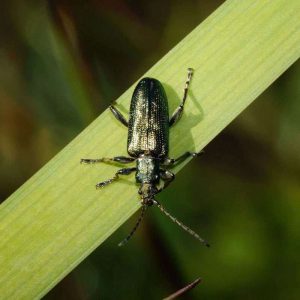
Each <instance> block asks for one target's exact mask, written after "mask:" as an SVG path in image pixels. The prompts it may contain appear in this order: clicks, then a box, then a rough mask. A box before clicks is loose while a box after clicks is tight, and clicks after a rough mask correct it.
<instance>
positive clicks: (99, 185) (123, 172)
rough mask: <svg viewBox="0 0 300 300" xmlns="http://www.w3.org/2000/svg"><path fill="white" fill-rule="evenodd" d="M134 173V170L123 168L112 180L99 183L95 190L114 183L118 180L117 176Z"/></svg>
mask: <svg viewBox="0 0 300 300" xmlns="http://www.w3.org/2000/svg"><path fill="white" fill-rule="evenodd" d="M134 171H136V168H124V169H120V170H119V171H118V172H117V173H116V174H115V176H114V177H113V178H110V179H108V180H105V181H103V182H99V183H97V184H96V189H98V188H103V187H105V186H106V185H108V184H110V183H112V182H114V181H116V180H117V179H119V175H129V174H131V173H132V172H134Z"/></svg>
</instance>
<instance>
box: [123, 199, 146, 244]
mask: <svg viewBox="0 0 300 300" xmlns="http://www.w3.org/2000/svg"><path fill="white" fill-rule="evenodd" d="M146 209H147V205H143V206H142V209H141V213H140V216H139V218H138V220H137V222H136V224H135V225H134V227H133V229H132V230H131V232H130V233H129V234H128V236H127V237H126V238H125V239H124V240H123V241H121V242H120V243H119V244H118V246H119V247H122V246H124V245H125V244H126V243H127V242H128V241H129V240H130V238H131V237H132V236H133V234H134V233H135V232H136V230H137V229H138V227H139V225H140V223H141V222H142V220H143V218H144V215H145V211H146Z"/></svg>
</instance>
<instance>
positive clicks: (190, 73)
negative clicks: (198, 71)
mask: <svg viewBox="0 0 300 300" xmlns="http://www.w3.org/2000/svg"><path fill="white" fill-rule="evenodd" d="M192 76H193V69H192V68H188V75H187V80H186V82H185V86H184V90H183V98H182V101H181V103H180V105H179V106H178V107H177V108H176V110H175V111H174V113H173V114H172V117H171V119H170V121H169V126H170V127H171V126H173V125H174V124H175V123H176V122H177V121H178V120H179V119H180V118H181V116H182V113H183V107H184V104H185V100H186V97H187V93H188V90H189V85H190V82H191V78H192Z"/></svg>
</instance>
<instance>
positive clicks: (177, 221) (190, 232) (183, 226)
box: [153, 200, 210, 247]
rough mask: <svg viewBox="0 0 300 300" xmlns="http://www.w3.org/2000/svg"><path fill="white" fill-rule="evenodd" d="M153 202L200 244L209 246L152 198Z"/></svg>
mask: <svg viewBox="0 0 300 300" xmlns="http://www.w3.org/2000/svg"><path fill="white" fill-rule="evenodd" d="M153 203H154V204H155V205H156V206H158V208H159V209H160V210H161V211H162V212H163V213H164V214H165V215H166V216H167V217H169V218H170V219H171V220H172V221H173V222H174V223H176V224H177V225H179V226H180V227H181V228H182V229H183V230H185V231H186V232H188V233H189V234H190V235H192V236H193V237H194V238H196V239H197V240H198V241H200V242H201V243H202V244H204V245H205V246H206V247H209V246H210V245H209V244H208V242H206V241H205V240H204V239H203V238H201V237H200V236H199V235H198V234H197V233H196V232H195V231H193V230H192V229H190V228H189V227H187V226H186V225H184V224H183V223H182V222H180V221H179V220H177V219H176V218H175V217H173V216H172V215H171V214H170V213H169V212H168V211H167V210H165V208H164V207H163V206H162V205H161V204H160V203H159V202H158V201H157V200H154V201H153Z"/></svg>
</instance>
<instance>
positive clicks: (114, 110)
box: [109, 103, 128, 127]
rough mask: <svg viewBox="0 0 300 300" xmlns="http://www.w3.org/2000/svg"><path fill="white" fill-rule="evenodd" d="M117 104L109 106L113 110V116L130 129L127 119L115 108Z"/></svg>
mask: <svg viewBox="0 0 300 300" xmlns="http://www.w3.org/2000/svg"><path fill="white" fill-rule="evenodd" d="M114 104H115V103H113V104H111V105H110V106H109V109H110V110H111V112H112V113H113V115H114V116H115V118H116V119H117V120H118V121H120V122H121V123H122V124H123V125H125V126H126V127H128V122H127V120H126V119H125V117H124V116H123V115H122V113H121V112H120V111H119V110H118V109H117V108H116V107H115V106H114Z"/></svg>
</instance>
